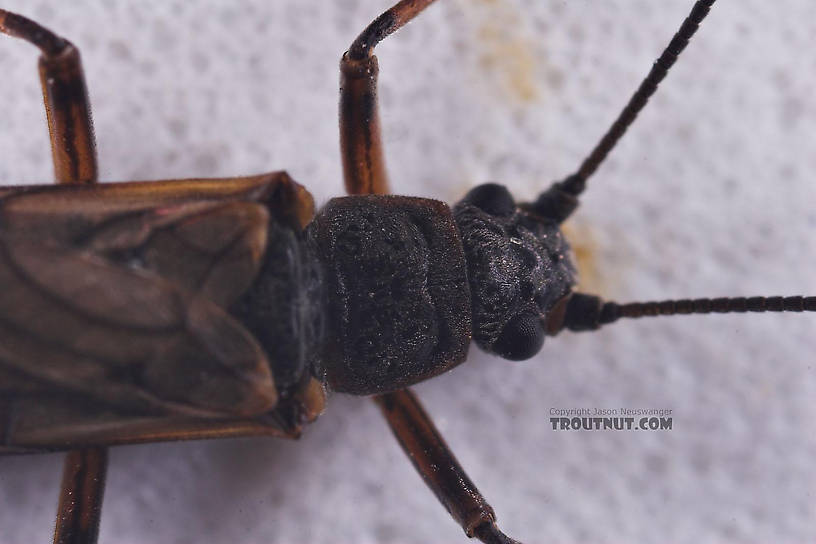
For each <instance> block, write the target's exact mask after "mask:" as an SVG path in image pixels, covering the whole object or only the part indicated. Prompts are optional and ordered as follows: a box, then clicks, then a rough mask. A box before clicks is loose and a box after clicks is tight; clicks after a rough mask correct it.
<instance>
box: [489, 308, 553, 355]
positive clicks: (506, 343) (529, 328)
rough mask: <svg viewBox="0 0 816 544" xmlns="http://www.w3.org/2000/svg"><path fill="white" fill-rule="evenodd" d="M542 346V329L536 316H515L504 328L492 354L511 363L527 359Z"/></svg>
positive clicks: (530, 314)
mask: <svg viewBox="0 0 816 544" xmlns="http://www.w3.org/2000/svg"><path fill="white" fill-rule="evenodd" d="M542 345H544V329H543V327H542V326H541V319H540V318H539V316H538V315H537V314H533V313H524V314H519V315H517V316H515V317H514V318H513V319H511V320H510V321H509V322H508V323H507V325H505V326H504V329H503V330H502V332H501V334H500V335H499V338H498V339H497V340H496V343H495V344H493V348H492V350H491V351H492V352H493V353H495V354H496V355H499V356H500V357H504V358H505V359H510V360H511V361H523V360H525V359H529V358H530V357H532V356H533V355H535V354H536V353H538V352H539V351H540V350H541V346H542Z"/></svg>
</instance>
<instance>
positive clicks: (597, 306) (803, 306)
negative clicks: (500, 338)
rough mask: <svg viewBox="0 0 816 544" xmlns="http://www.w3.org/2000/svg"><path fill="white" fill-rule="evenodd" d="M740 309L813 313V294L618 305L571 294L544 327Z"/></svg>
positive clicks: (587, 327) (574, 327)
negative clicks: (809, 295) (805, 295)
mask: <svg viewBox="0 0 816 544" xmlns="http://www.w3.org/2000/svg"><path fill="white" fill-rule="evenodd" d="M744 312H816V297H802V296H792V297H731V298H728V297H721V298H695V299H676V300H662V301H649V302H628V303H626V304H618V303H617V302H612V301H608V302H607V301H604V300H602V299H601V298H600V297H597V296H595V295H587V294H584V293H573V294H572V295H569V296H568V297H566V298H565V299H564V300H562V301H561V302H560V303H559V306H558V308H556V309H555V311H554V312H553V313H552V314H551V315H550V317H549V318H548V320H547V329H548V332H549V334H556V333H557V332H558V331H561V330H563V329H569V330H571V331H576V332H580V331H592V330H596V329H598V328H599V327H600V326H602V325H608V324H609V323H614V322H615V321H617V320H618V319H621V318H624V317H626V318H632V319H636V318H639V317H654V316H659V315H687V314H728V313H744Z"/></svg>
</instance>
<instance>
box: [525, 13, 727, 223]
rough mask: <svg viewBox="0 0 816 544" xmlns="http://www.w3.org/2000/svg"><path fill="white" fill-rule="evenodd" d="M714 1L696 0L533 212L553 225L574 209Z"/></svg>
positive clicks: (543, 194) (536, 204)
mask: <svg viewBox="0 0 816 544" xmlns="http://www.w3.org/2000/svg"><path fill="white" fill-rule="evenodd" d="M714 1H715V0H698V1H697V3H695V4H694V7H692V8H691V13H689V15H688V17H686V19H685V20H684V21H683V24H682V25H680V28H679V30H678V31H677V33H676V34H675V35H674V37H673V38H672V40H671V41H670V42H669V45H668V46H666V49H664V50H663V53H662V54H661V55H660V57H659V58H658V59H657V60H656V61H655V63H654V64H653V65H652V69H651V70H650V71H649V74H648V75H647V76H646V78H645V79H644V80H643V82H642V83H641V84H640V86H639V87H638V89H637V90H636V91H635V93H634V94H633V95H632V97H631V98H630V99H629V102H628V103H627V104H626V106H625V107H624V108H623V110H622V111H621V112H620V114H619V115H618V118H617V119H616V120H615V122H614V123H612V125H611V126H610V127H609V130H607V131H606V134H604V135H603V137H602V138H601V139H600V141H599V142H598V144H597V145H596V146H595V148H594V149H593V150H592V152H591V153H590V154H589V155H588V156H587V157H586V158H585V159H584V161H583V162H582V163H581V166H580V167H579V168H578V170H576V171H575V172H574V173H573V174H571V175H569V176H567V177H566V178H565V179H564V180H563V181H557V182H555V183H553V184H552V185H551V186H550V187H549V189H547V190H546V191H544V192H542V193H541V195H539V197H538V199H537V200H536V201H535V202H534V203H533V204H532V205H531V207H532V208H533V209H535V210H536V212H537V213H538V214H539V215H541V216H543V217H548V218H551V219H553V220H555V221H558V222H562V221H564V219H566V218H567V217H569V215H570V214H571V213H572V212H573V211H575V208H577V207H578V195H580V194H581V193H582V192H583V191H584V189H585V188H586V182H587V179H589V177H590V176H591V175H592V174H594V173H595V171H596V170H597V169H598V167H599V166H600V165H601V163H602V162H603V161H604V159H606V157H607V155H609V152H610V151H612V149H613V148H614V147H615V145H616V144H617V143H618V141H619V140H620V139H621V137H622V136H623V135H624V134H626V130H627V129H628V128H629V125H631V124H632V122H633V121H634V120H635V118H636V117H637V115H638V114H639V113H640V111H641V110H642V109H643V108H644V107H645V106H646V103H647V102H648V101H649V98H651V96H652V95H653V94H654V92H655V91H656V90H657V86H658V84H659V83H660V82H661V81H662V80H663V78H665V77H666V74H668V72H669V69H670V68H671V67H672V66H673V65H674V63H675V61H676V60H677V57H678V56H679V55H680V53H682V51H683V49H685V48H686V45H688V43H689V40H690V39H691V37H692V36H693V35H694V33H695V32H696V31H697V28H698V27H699V26H700V23H701V22H702V21H703V19H704V18H705V16H706V15H708V11H709V10H710V9H711V6H712V5H713V4H714Z"/></svg>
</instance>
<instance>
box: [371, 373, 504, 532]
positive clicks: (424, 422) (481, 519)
mask: <svg viewBox="0 0 816 544" xmlns="http://www.w3.org/2000/svg"><path fill="white" fill-rule="evenodd" d="M374 400H375V402H377V404H378V405H379V406H380V409H381V410H382V412H383V415H384V416H385V419H386V420H387V421H388V424H389V425H390V426H391V430H392V431H393V433H394V435H395V436H396V437H397V440H398V441H399V443H400V445H401V446H402V449H403V450H405V453H407V454H408V457H409V458H410V459H411V462H412V463H413V464H414V467H415V468H416V469H417V470H418V471H419V474H420V475H421V476H422V479H423V480H425V483H426V484H427V485H428V487H430V488H431V491H433V492H434V494H435V495H436V497H437V498H438V499H439V501H440V502H441V503H442V505H443V506H444V507H445V508H446V509H447V510H448V512H449V513H450V514H451V516H453V519H455V520H456V521H457V522H459V524H460V525H461V526H462V528H463V529H464V530H465V533H466V534H467V535H468V536H469V537H474V536H475V537H476V538H478V539H479V540H481V541H482V542H485V543H487V544H511V543H515V542H516V541H515V540H513V539H512V538H509V537H507V536H506V535H504V534H503V533H502V532H501V531H499V529H498V528H497V527H496V514H495V512H494V511H493V508H492V507H491V506H490V505H489V504H488V503H487V500H485V498H484V497H483V496H482V495H481V493H479V490H478V489H476V486H475V485H474V484H473V482H471V481H470V478H468V475H467V474H465V471H464V470H463V469H462V467H461V466H460V465H459V462H458V461H457V460H456V457H455V456H454V455H453V452H451V451H450V449H449V448H448V445H447V444H445V440H444V439H443V438H442V436H441V435H440V434H439V431H437V430H436V427H435V426H434V424H433V421H431V418H430V417H429V416H428V414H427V413H426V412H425V410H424V409H423V408H422V405H421V404H420V403H419V400H418V399H417V398H416V396H415V395H414V394H413V393H412V392H411V391H410V390H409V389H403V390H402V391H397V392H395V393H387V394H385V395H381V396H378V397H375V398H374Z"/></svg>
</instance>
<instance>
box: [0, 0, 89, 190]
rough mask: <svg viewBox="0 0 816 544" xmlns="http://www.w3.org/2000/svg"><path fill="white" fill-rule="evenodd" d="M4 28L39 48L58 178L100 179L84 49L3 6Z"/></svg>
mask: <svg viewBox="0 0 816 544" xmlns="http://www.w3.org/2000/svg"><path fill="white" fill-rule="evenodd" d="M0 32H2V33H5V34H9V35H11V36H15V37H18V38H22V39H24V40H26V41H28V42H30V43H32V44H34V45H36V46H37V47H39V49H40V52H41V55H40V61H39V69H40V81H41V83H42V90H43V99H44V101H45V111H46V115H47V117H48V130H49V132H50V134H51V152H52V156H53V160H54V171H55V174H56V179H57V182H58V183H93V182H95V181H96V179H97V164H96V142H95V139H94V132H93V123H92V121H91V108H90V105H89V103H88V92H87V89H86V87H85V76H84V75H83V72H82V62H81V60H80V57H79V49H77V48H76V46H74V45H73V44H72V43H71V42H69V41H68V40H65V39H63V38H61V37H59V36H57V35H56V34H54V33H53V32H51V31H50V30H48V29H46V28H43V27H42V26H40V25H39V24H37V23H35V22H34V21H31V20H30V19H27V18H25V17H23V16H21V15H17V14H16V13H11V12H8V11H5V10H3V9H0Z"/></svg>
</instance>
